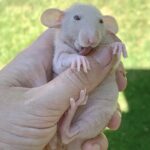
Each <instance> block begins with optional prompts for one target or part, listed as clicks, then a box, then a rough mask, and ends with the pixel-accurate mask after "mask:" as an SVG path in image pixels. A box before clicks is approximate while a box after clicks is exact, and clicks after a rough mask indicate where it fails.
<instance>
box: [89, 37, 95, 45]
mask: <svg viewBox="0 0 150 150" xmlns="http://www.w3.org/2000/svg"><path fill="white" fill-rule="evenodd" d="M96 42H97V36H93V37H89V38H88V40H87V43H88V45H94V44H95V43H96Z"/></svg>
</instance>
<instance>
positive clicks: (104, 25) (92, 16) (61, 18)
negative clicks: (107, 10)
mask: <svg viewBox="0 0 150 150" xmlns="http://www.w3.org/2000/svg"><path fill="white" fill-rule="evenodd" d="M41 21H42V23H43V24H44V25H46V26H48V27H60V28H61V37H62V38H63V40H64V41H65V42H66V43H67V44H69V45H71V46H72V47H74V48H75V49H77V50H78V51H79V52H80V53H82V51H83V52H84V53H88V52H89V51H90V50H91V49H93V48H95V47H97V46H98V45H99V44H100V42H101V41H102V39H103V38H104V37H105V34H106V31H107V30H109V31H111V32H113V33H116V32H117V30H118V26H117V23H116V21H115V19H114V18H113V17H110V16H103V15H102V14H101V12H100V11H99V10H98V9H96V8H95V7H94V6H92V5H85V4H76V5H73V6H72V7H70V8H69V9H67V10H66V11H65V12H64V11H61V10H59V9H48V10H46V11H45V12H44V13H43V15H42V17H41Z"/></svg>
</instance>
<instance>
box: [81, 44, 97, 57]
mask: <svg viewBox="0 0 150 150" xmlns="http://www.w3.org/2000/svg"><path fill="white" fill-rule="evenodd" d="M93 49H94V48H93V47H91V46H88V47H82V46H81V48H80V52H79V54H80V55H83V56H86V55H88V54H89V53H90V52H91V51H92V50H93Z"/></svg>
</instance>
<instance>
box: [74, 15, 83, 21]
mask: <svg viewBox="0 0 150 150" xmlns="http://www.w3.org/2000/svg"><path fill="white" fill-rule="evenodd" d="M73 18H74V20H81V17H80V16H78V15H75V16H74V17H73Z"/></svg>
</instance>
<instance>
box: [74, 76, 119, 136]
mask: <svg viewBox="0 0 150 150" xmlns="http://www.w3.org/2000/svg"><path fill="white" fill-rule="evenodd" d="M117 98H118V87H117V84H116V81H115V73H113V74H111V75H109V76H108V77H107V78H106V79H105V80H104V82H103V83H102V84H101V85H100V86H98V87H97V88H96V89H95V90H94V91H93V92H92V93H91V94H90V95H89V98H88V101H87V104H86V105H85V106H81V107H80V108H79V109H78V111H77V112H76V114H75V117H74V120H73V122H72V125H73V126H74V127H75V126H77V127H78V128H79V129H80V133H79V136H78V138H79V139H89V138H93V137H95V136H97V135H98V134H99V133H100V132H101V131H102V130H103V129H104V128H105V127H106V125H107V123H108V122H109V120H110V119H111V117H112V115H113V113H114V111H115V110H116V106H117Z"/></svg>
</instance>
